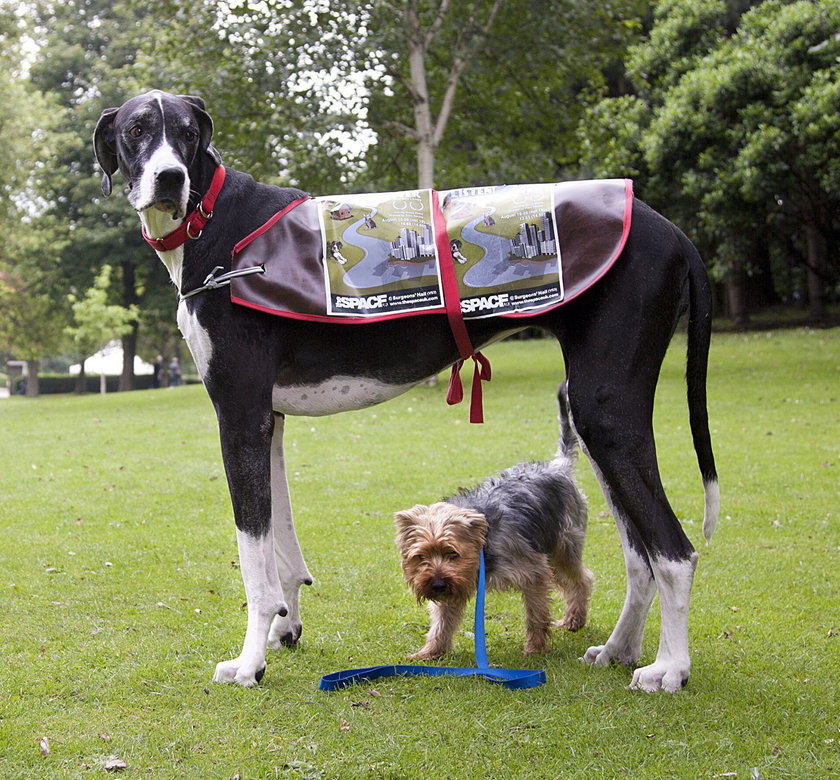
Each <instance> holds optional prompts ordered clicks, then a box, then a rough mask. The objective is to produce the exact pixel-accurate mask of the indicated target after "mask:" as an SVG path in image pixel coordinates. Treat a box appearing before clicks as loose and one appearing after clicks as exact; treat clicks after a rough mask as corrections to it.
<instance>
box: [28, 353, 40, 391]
mask: <svg viewBox="0 0 840 780" xmlns="http://www.w3.org/2000/svg"><path fill="white" fill-rule="evenodd" d="M40 367H41V362H40V361H39V360H27V361H26V373H27V374H28V376H27V377H26V397H27V398H37V397H38V395H39V392H40V389H39V387H38V369H39V368H40Z"/></svg>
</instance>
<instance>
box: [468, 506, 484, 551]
mask: <svg viewBox="0 0 840 780" xmlns="http://www.w3.org/2000/svg"><path fill="white" fill-rule="evenodd" d="M462 517H463V518H464V520H465V521H466V525H467V529H468V533H469V535H470V538H471V539H472V540H473V542H475V543H476V544H477V545H478V546H479V547H484V543H485V542H486V541H487V531H488V530H489V528H490V525H489V524H488V522H487V518H486V517H485V516H484V515H483V514H481V512H474V511H472V510H465V511H464V513H463V515H462Z"/></svg>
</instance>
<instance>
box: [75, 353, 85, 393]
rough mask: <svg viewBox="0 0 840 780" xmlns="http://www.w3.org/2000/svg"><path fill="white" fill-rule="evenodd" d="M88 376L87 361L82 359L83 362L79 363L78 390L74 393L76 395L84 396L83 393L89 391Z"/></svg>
mask: <svg viewBox="0 0 840 780" xmlns="http://www.w3.org/2000/svg"><path fill="white" fill-rule="evenodd" d="M86 385H87V375H86V374H85V359H84V358H82V362H81V363H79V375H78V376H77V377H76V389H75V390H74V392H75V393H76V395H82V393H84V392H86V391H87V387H86Z"/></svg>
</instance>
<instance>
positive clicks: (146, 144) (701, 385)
mask: <svg viewBox="0 0 840 780" xmlns="http://www.w3.org/2000/svg"><path fill="white" fill-rule="evenodd" d="M212 132H213V123H212V121H211V119H210V116H209V115H208V114H207V112H206V111H205V107H204V103H203V101H201V100H200V99H198V98H194V97H185V96H177V95H172V94H168V93H165V92H160V91H152V92H149V93H147V94H144V95H140V96H139V97H135V98H133V99H131V100H129V101H128V102H126V103H125V104H124V105H122V106H120V107H117V108H110V109H107V110H105V111H104V112H103V113H102V116H101V117H100V119H99V123H98V124H97V127H96V131H95V135H94V147H95V152H96V158H97V160H98V162H99V165H100V166H101V168H102V170H103V171H104V176H103V179H102V189H103V192H104V193H105V194H106V195H107V194H109V193H110V191H111V176H112V174H114V173H115V172H116V171H117V170H119V171H121V173H122V174H123V176H124V177H125V178H126V180H127V181H128V186H129V189H130V191H129V195H128V198H129V202H130V203H131V205H132V206H133V207H134V208H135V209H136V210H137V212H138V214H139V216H140V221H141V223H142V227H143V231H144V232H145V234H146V236H147V237H148V238H151V239H156V238H159V237H167V240H164V241H160V242H157V243H156V244H155V245H156V247H157V248H156V251H157V252H158V255H159V256H160V258H161V260H162V261H163V263H164V265H165V266H166V267H167V269H168V270H169V274H170V276H171V277H172V281H173V282H174V283H175V285H176V287H177V289H178V291H179V296H180V302H179V305H178V325H179V327H180V329H181V332H182V333H183V334H184V337H185V338H186V340H187V343H188V345H189V347H190V350H191V352H192V354H193V357H194V358H195V362H196V365H197V366H198V369H199V371H200V373H201V376H202V378H203V380H204V384H205V386H206V388H207V392H208V393H209V395H210V398H211V400H212V402H213V406H214V407H215V410H216V414H217V417H218V422H219V431H220V437H221V447H222V456H223V460H224V464H225V470H226V473H227V478H228V484H229V487H230V494H231V499H232V503H233V510H234V516H235V519H236V530H237V541H238V546H239V558H240V563H241V568H242V577H243V580H244V584H245V592H246V596H247V600H248V626H247V630H246V633H245V640H244V643H243V647H242V652H241V653H240V655H239V656H238V657H237V658H235V659H233V660H230V661H224V662H222V663H219V664H218V665H217V667H216V672H215V676H214V679H215V680H216V681H219V682H236V683H238V684H240V685H244V686H250V685H254V684H255V683H256V682H258V681H259V680H260V679H261V677H262V675H263V673H264V671H265V662H266V647H267V646H271V647H279V646H280V645H284V644H285V645H289V644H293V643H295V642H297V640H298V638H299V637H300V633H301V628H302V627H301V621H300V611H299V591H300V586H301V585H303V584H310V583H311V581H312V579H311V575H310V573H309V571H308V569H307V567H306V563H305V562H304V559H303V556H302V554H301V550H300V546H299V544H298V540H297V538H296V535H295V530H294V525H293V521H292V510H291V504H290V500H289V490H288V483H287V480H286V473H285V462H284V456H283V423H284V418H285V415H326V414H333V413H335V412H342V411H345V410H349V409H360V408H363V407H366V406H370V405H372V404H376V403H380V402H382V401H386V400H388V399H389V398H393V397H395V396H397V395H399V394H400V393H403V392H405V391H406V390H408V389H409V388H411V387H414V386H415V385H417V384H418V383H420V382H422V381H423V380H425V379H427V378H428V377H430V376H432V375H434V374H437V373H438V372H439V371H440V370H442V369H443V368H445V367H446V366H448V365H451V364H453V363H454V362H455V361H456V360H458V358H459V353H458V349H457V347H456V345H455V342H454V340H453V336H452V331H451V330H450V325H449V323H448V321H447V318H446V316H444V315H440V316H437V315H426V316H424V317H423V318H422V319H416V318H405V319H394V320H389V321H385V322H380V323H370V324H366V325H364V326H357V325H342V324H340V323H339V324H330V323H326V324H322V323H317V322H305V321H297V320H294V319H286V318H281V317H274V316H269V315H266V314H263V313H260V312H258V311H253V310H250V309H247V308H244V307H240V306H237V305H234V304H232V303H231V300H230V296H229V295H227V294H225V292H224V291H221V292H220V291H214V290H212V289H211V290H208V291H206V292H203V293H202V294H200V295H188V293H190V292H192V291H194V290H196V289H198V288H200V287H202V286H203V285H204V283H205V280H206V279H207V277H208V276H211V275H212V273H213V271H214V269H215V268H216V266H221V267H222V269H223V271H227V270H229V268H230V258H231V250H232V249H233V246H234V244H235V243H236V242H237V241H239V240H240V239H241V238H243V237H244V236H246V235H247V234H249V233H250V232H251V231H253V230H255V229H256V228H257V227H259V226H260V225H262V224H263V223H265V222H266V220H268V219H269V218H270V217H271V216H272V215H273V214H275V213H276V212H278V211H279V210H281V209H282V208H283V207H284V206H286V205H287V204H289V203H291V202H292V201H294V200H295V199H297V198H299V197H301V195H302V194H303V193H301V192H300V191H298V190H294V189H286V188H279V187H273V186H267V185H264V184H260V183H258V182H256V181H254V180H253V179H252V178H251V177H250V176H248V175H247V174H244V173H241V172H239V171H236V170H232V169H227V171H226V173H227V177H226V180H225V181H224V186H223V187H222V188H221V191H220V192H219V193H218V197H217V199H216V201H215V206H213V211H214V213H213V215H212V219H209V215H208V214H207V213H205V212H206V211H207V210H208V209H207V203H208V201H204V202H203V204H198V205H197V202H198V200H199V199H200V198H201V196H202V194H203V193H206V192H208V190H210V189H212V188H213V182H214V174H215V173H216V172H217V169H218V168H219V167H220V159H219V156H218V153H217V152H216V150H215V149H214V148H213V147H212V146H211V136H212ZM216 189H217V187H216ZM194 208H195V211H193V213H192V214H191V215H190V216H189V217H188V216H187V215H188V212H190V211H191V209H194ZM173 231H175V235H176V236H180V239H179V241H175V242H170V241H169V234H171V233H173ZM686 309H688V311H689V320H688V350H687V370H686V377H687V385H688V407H689V417H690V423H691V430H692V434H693V437H694V448H695V451H696V453H697V458H698V463H699V466H700V472H701V475H702V478H703V483H704V487H705V499H706V504H705V519H704V534H705V535H706V538H707V539H708V538H709V537H710V536H711V532H712V530H713V529H714V526H715V524H716V522H717V516H718V508H719V490H718V484H717V474H716V470H715V464H714V456H713V453H712V447H711V437H710V435H709V424H708V415H707V410H706V372H707V361H708V351H709V341H710V333H711V296H710V290H709V282H708V278H707V276H706V272H705V269H704V267H703V264H702V261H701V259H700V257H699V255H698V253H697V251H696V249H695V248H694V246H693V245H692V244H691V242H690V241H689V240H688V239H687V238H686V237H685V235H684V234H683V233H682V232H681V231H680V230H679V229H678V228H676V227H675V226H674V225H673V224H671V223H670V222H668V220H666V219H665V218H664V217H662V216H660V215H659V214H657V213H656V212H654V211H653V210H652V209H651V208H649V207H648V206H646V205H645V204H644V203H642V202H641V201H639V200H636V201H635V203H634V206H633V215H632V228H631V230H630V234H629V237H628V240H627V243H626V246H625V248H624V251H623V254H622V256H621V258H620V259H619V261H618V262H616V263H615V265H614V266H613V268H612V269H611V270H610V271H609V273H607V274H606V275H605V276H604V278H603V279H601V280H600V281H598V283H597V284H595V285H594V286H593V287H592V288H591V289H589V290H588V291H587V292H585V293H584V294H582V295H580V296H579V297H578V298H576V299H575V300H572V301H569V302H568V303H567V304H565V305H563V306H561V307H559V308H556V309H554V310H553V311H551V312H548V313H545V314H542V315H540V316H538V317H534V318H529V319H528V320H525V321H522V324H523V325H524V324H526V323H527V324H528V325H531V326H539V327H542V328H544V329H545V330H546V331H548V332H550V333H551V334H553V335H554V336H555V337H556V338H557V340H558V341H559V342H560V345H561V347H562V350H563V357H564V361H565V368H566V376H567V379H568V383H569V384H568V392H569V401H570V406H571V412H572V416H573V419H574V425H575V428H576V430H577V433H578V435H579V437H580V440H581V442H582V445H583V447H584V448H585V451H586V453H587V455H588V457H589V458H590V460H591V462H592V465H593V468H594V470H595V473H596V474H597V476H598V478H599V480H600V482H601V486H602V489H603V491H604V494H605V496H606V498H607V501H608V503H609V505H610V507H611V509H612V512H613V515H614V517H615V521H616V525H617V526H618V530H619V534H620V536H621V541H622V544H623V548H624V556H625V562H626V568H627V577H628V584H627V594H626V598H625V602H624V608H623V609H622V612H621V615H620V617H619V619H618V623H617V624H616V626H615V628H614V630H613V632H612V634H611V635H610V637H609V639H608V640H607V641H606V644H604V645H602V646H597V647H591V648H589V650H587V651H586V654H585V657H584V660H585V661H587V662H588V663H590V664H593V665H596V666H603V665H606V664H609V663H610V662H612V661H617V662H619V663H622V664H628V665H633V664H636V662H637V661H638V660H639V657H640V655H641V649H642V635H643V632H644V626H645V620H646V617H647V614H648V611H649V608H650V605H651V602H652V600H653V597H654V594H655V592H656V590H657V589H658V590H659V595H660V600H661V610H662V629H661V636H660V640H659V650H658V653H657V655H656V659H655V661H654V662H653V663H652V664H650V665H649V666H644V667H640V668H637V669H636V670H635V672H634V673H633V678H632V683H631V688H635V689H640V690H645V691H656V690H666V691H676V690H679V689H680V688H681V687H682V686H684V685H685V684H686V682H687V680H688V676H689V667H690V657H689V649H688V607H689V597H690V593H691V585H692V580H693V576H694V569H695V566H696V562H697V554H696V552H695V551H694V548H693V547H692V545H691V543H690V542H689V540H688V538H687V537H686V535H685V533H684V532H683V530H682V528H681V526H680V524H679V522H678V520H677V518H676V516H675V515H674V512H673V510H672V509H671V507H670V505H669V503H668V500H667V498H666V496H665V492H664V489H663V486H662V483H661V480H660V476H659V469H658V466H657V461H656V450H655V444H654V438H653V425H652V414H653V399H654V391H655V388H656V384H657V380H658V376H659V370H660V366H661V364H662V360H663V357H664V355H665V351H666V349H667V347H668V343H669V341H670V339H671V336H672V334H673V332H674V329H675V327H676V324H677V320H678V319H679V317H680V316H681V314H682V313H683V312H685V311H686ZM418 323H420V324H418ZM518 325H519V321H515V322H512V321H511V320H505V319H502V318H490V319H476V320H471V321H469V322H468V323H467V328H468V331H469V335H470V337H471V339H472V344H473V345H475V348H476V349H480V348H481V347H482V346H485V345H487V344H489V343H490V342H493V341H496V340H498V339H500V338H502V337H504V336H506V335H508V334H510V333H511V332H513V331H514V330H517V329H518V327H517V326H518Z"/></svg>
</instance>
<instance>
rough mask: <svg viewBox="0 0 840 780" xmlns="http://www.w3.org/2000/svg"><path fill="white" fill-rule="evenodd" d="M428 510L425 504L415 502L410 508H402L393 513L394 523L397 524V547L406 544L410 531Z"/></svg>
mask: <svg viewBox="0 0 840 780" xmlns="http://www.w3.org/2000/svg"><path fill="white" fill-rule="evenodd" d="M428 511H429V507H427V506H426V505H425V504H417V505H416V506H413V507H412V508H411V509H403V510H402V511H401V512H397V513H396V514H395V515H394V524H395V525H396V526H397V539H396V542H397V545H398V546H399V547H401V548H403V547H405V546H406V542H407V541H408V538H409V537H410V536H411V531H412V530H413V529H414V528H415V526H416V525H417V523H418V522H419V521H420V519H421V518H422V517H423V515H424V514H425V513H426V512H428Z"/></svg>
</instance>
